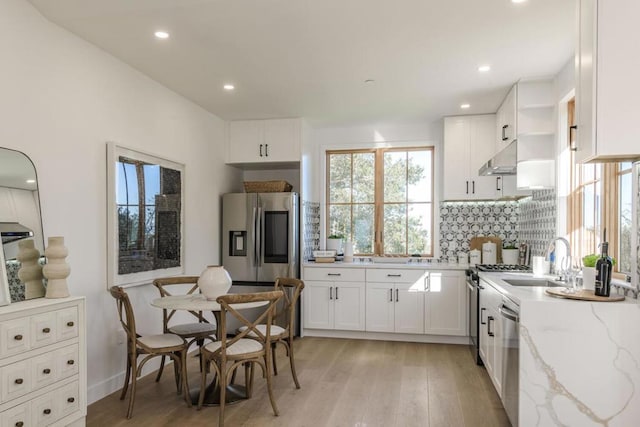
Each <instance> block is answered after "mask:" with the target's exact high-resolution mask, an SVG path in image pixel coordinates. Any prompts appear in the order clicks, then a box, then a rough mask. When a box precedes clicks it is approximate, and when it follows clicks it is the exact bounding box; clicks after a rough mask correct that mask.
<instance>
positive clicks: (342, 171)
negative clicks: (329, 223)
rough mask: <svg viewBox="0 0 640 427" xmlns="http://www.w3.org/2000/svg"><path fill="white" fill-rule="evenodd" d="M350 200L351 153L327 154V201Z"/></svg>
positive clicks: (347, 201)
mask: <svg viewBox="0 0 640 427" xmlns="http://www.w3.org/2000/svg"><path fill="white" fill-rule="evenodd" d="M349 202H351V154H331V155H329V203H349Z"/></svg>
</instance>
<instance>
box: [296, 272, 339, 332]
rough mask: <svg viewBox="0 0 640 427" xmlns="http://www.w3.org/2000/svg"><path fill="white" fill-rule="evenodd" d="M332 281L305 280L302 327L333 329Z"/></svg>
mask: <svg viewBox="0 0 640 427" xmlns="http://www.w3.org/2000/svg"><path fill="white" fill-rule="evenodd" d="M331 298H333V282H315V281H307V282H306V286H305V289H304V292H303V294H302V299H303V301H304V327H305V328H309V329H333V308H334V306H333V299H331Z"/></svg>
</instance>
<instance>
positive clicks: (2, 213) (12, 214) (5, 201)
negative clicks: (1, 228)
mask: <svg viewBox="0 0 640 427" xmlns="http://www.w3.org/2000/svg"><path fill="white" fill-rule="evenodd" d="M17 221H18V216H17V215H16V207H15V204H14V203H13V197H12V195H11V189H10V188H7V187H0V222H17Z"/></svg>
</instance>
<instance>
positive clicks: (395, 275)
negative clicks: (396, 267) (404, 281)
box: [387, 274, 402, 277]
mask: <svg viewBox="0 0 640 427" xmlns="http://www.w3.org/2000/svg"><path fill="white" fill-rule="evenodd" d="M387 277H402V274H387Z"/></svg>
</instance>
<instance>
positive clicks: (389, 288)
mask: <svg viewBox="0 0 640 427" xmlns="http://www.w3.org/2000/svg"><path fill="white" fill-rule="evenodd" d="M366 292H367V300H366V307H367V315H366V325H367V326H366V330H367V331H370V332H393V329H394V304H395V295H394V290H393V284H391V283H382V282H367V290H366Z"/></svg>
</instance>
